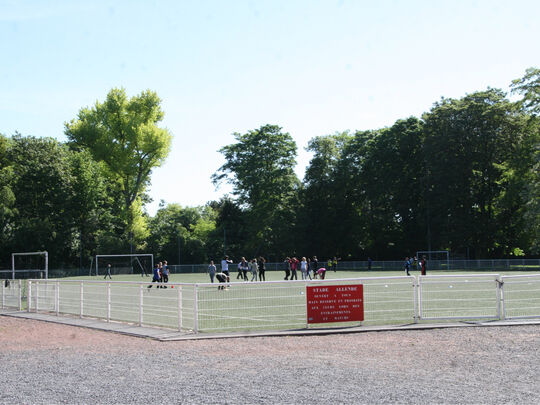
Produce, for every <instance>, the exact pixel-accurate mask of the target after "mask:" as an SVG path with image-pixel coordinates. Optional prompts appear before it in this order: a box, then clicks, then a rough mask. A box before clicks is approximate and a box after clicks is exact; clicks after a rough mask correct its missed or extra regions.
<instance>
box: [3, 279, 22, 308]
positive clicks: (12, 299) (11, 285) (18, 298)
mask: <svg viewBox="0 0 540 405" xmlns="http://www.w3.org/2000/svg"><path fill="white" fill-rule="evenodd" d="M0 282H1V283H2V287H1V288H0V293H1V294H2V298H1V300H2V309H16V310H19V311H21V310H22V295H23V286H24V284H23V282H22V280H0Z"/></svg>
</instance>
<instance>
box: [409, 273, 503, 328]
mask: <svg viewBox="0 0 540 405" xmlns="http://www.w3.org/2000/svg"><path fill="white" fill-rule="evenodd" d="M418 282H419V286H418V287H419V288H418V294H419V307H420V310H419V316H420V319H426V320H437V319H440V320H443V319H479V318H480V319H482V318H489V319H500V317H501V310H500V308H501V306H500V302H501V294H500V289H499V275H498V274H482V275H447V276H446V275H445V276H429V275H428V276H419V278H418Z"/></svg>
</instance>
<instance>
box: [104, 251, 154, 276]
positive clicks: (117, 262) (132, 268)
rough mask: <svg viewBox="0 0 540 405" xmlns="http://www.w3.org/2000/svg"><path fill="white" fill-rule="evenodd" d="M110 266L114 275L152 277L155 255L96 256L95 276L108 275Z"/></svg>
mask: <svg viewBox="0 0 540 405" xmlns="http://www.w3.org/2000/svg"><path fill="white" fill-rule="evenodd" d="M109 264H110V265H111V273H112V274H140V275H141V276H144V275H145V274H147V275H151V274H152V269H153V268H154V255H153V254H152V253H135V254H121V255H96V274H95V275H96V276H99V275H104V274H106V271H107V266H108V265H109Z"/></svg>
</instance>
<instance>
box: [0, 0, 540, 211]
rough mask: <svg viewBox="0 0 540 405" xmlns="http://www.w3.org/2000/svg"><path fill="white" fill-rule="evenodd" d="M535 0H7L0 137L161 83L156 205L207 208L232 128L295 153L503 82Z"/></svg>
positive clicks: (525, 48) (521, 63)
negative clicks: (292, 147) (281, 140)
mask: <svg viewBox="0 0 540 405" xmlns="http://www.w3.org/2000/svg"><path fill="white" fill-rule="evenodd" d="M539 16H540V2H539V1H536V0H531V1H526V0H504V1H499V0H486V1H475V0H448V1H442V0H441V1H438V0H425V1H424V0H417V1H415V0H394V1H391V0H380V1H374V0H366V1H362V0H356V1H347V0H341V1H338V0H328V1H317V0H307V1H303V0H286V1H281V0H268V1H257V0H252V1H235V0H221V1H219V0H218V1H204V0H200V1H197V0H193V1H150V0H148V1H135V0H131V1H101V0H93V1H77V0H69V1H68V0H64V1H47V0H42V1H25V0H13V1H9V0H0V55H1V57H0V132H1V133H3V134H4V135H12V134H13V133H14V132H15V131H19V132H20V133H22V134H23V135H34V136H49V137H54V138H57V139H59V140H62V141H64V140H65V139H66V138H65V136H64V134H63V130H64V122H66V121H69V120H71V119H73V118H75V117H76V115H77V112H78V111H79V109H80V108H82V107H84V106H89V105H92V104H94V103H95V101H96V100H100V101H103V100H104V99H105V96H106V94H107V93H108V91H109V90H110V89H111V88H113V87H124V88H125V89H126V91H127V92H128V94H129V95H135V94H138V93H140V92H141V91H142V90H145V89H151V90H154V91H156V92H157V93H158V95H159V96H160V97H161V98H162V100H163V104H162V106H163V109H164V111H165V119H164V121H163V122H162V125H163V126H164V127H167V128H168V129H169V130H170V131H171V132H172V133H173V135H174V141H173V145H172V150H171V153H170V155H169V157H168V159H167V160H166V162H165V164H164V165H163V166H162V167H160V168H158V169H155V170H154V172H153V174H152V187H151V189H150V194H151V197H152V198H153V199H154V203H153V204H151V205H150V206H148V207H147V208H148V211H149V212H150V213H151V214H154V213H155V210H156V208H157V205H158V203H159V201H160V200H161V199H163V200H165V201H166V202H169V203H172V202H177V203H180V204H182V205H184V206H186V205H188V206H194V205H202V204H204V203H205V202H207V201H209V200H212V199H218V198H220V196H221V195H223V194H224V193H225V192H227V191H228V188H227V187H225V188H221V189H219V190H218V191H217V192H216V191H215V190H214V186H213V185H212V184H211V182H210V176H211V174H212V173H214V172H215V171H216V170H217V169H218V168H219V167H220V166H221V164H222V163H223V159H222V157H221V155H220V154H219V153H217V150H218V149H219V148H220V147H221V146H223V145H227V144H230V143H232V142H234V139H233V137H232V135H231V134H232V133H233V132H242V133H243V132H246V131H247V130H249V129H254V128H258V127H260V126H261V125H264V124H267V123H269V124H277V125H280V126H282V127H283V130H284V131H286V132H289V133H290V134H291V135H292V137H293V138H294V139H295V141H296V143H297V146H298V152H299V156H298V167H297V173H298V175H299V177H300V178H302V177H303V172H304V168H305V166H306V164H307V163H308V162H309V159H310V156H309V154H308V153H307V152H306V151H305V150H304V148H305V147H306V146H307V143H308V141H309V139H311V138H313V137H315V136H318V135H327V134H332V133H334V132H336V131H343V130H346V129H349V130H352V131H354V130H366V129H376V128H381V127H385V126H390V125H392V124H393V123H394V122H395V121H396V120H397V119H400V118H406V117H408V116H411V115H414V116H417V117H418V116H420V115H421V114H422V113H423V112H425V111H428V110H429V109H430V108H431V106H432V104H433V103H434V102H435V101H437V100H439V99H440V97H442V96H444V97H458V98H459V97H462V96H464V95H465V94H467V93H471V92H474V91H476V90H483V89H485V88H487V87H488V86H490V87H497V88H502V89H504V90H508V85H509V84H510V82H511V80H512V79H515V78H518V77H521V76H522V75H523V74H524V72H525V69H526V68H528V67H531V66H536V67H538V66H540V60H539V58H540V53H539V50H540V45H539V44H540V28H539V27H540V24H539V23H538V22H539V18H540V17H539Z"/></svg>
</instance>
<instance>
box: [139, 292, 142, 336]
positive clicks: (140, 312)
mask: <svg viewBox="0 0 540 405" xmlns="http://www.w3.org/2000/svg"><path fill="white" fill-rule="evenodd" d="M142 323H143V285H142V284H140V285H139V326H142Z"/></svg>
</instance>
